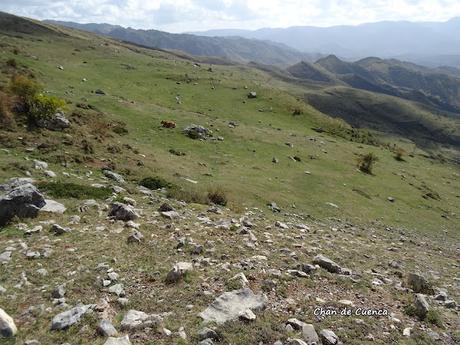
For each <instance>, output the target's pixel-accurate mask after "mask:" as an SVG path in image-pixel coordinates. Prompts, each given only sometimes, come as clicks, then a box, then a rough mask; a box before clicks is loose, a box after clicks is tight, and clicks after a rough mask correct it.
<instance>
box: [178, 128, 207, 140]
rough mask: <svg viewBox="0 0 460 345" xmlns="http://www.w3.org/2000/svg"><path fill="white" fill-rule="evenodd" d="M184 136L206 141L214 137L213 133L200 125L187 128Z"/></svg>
mask: <svg viewBox="0 0 460 345" xmlns="http://www.w3.org/2000/svg"><path fill="white" fill-rule="evenodd" d="M183 132H184V134H185V135H186V136H188V137H189V138H191V139H204V140H206V139H207V138H209V137H212V131H211V130H210V129H208V128H206V127H203V126H199V125H190V126H187V127H185V129H184V131H183Z"/></svg>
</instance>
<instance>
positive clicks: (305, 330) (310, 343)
mask: <svg viewBox="0 0 460 345" xmlns="http://www.w3.org/2000/svg"><path fill="white" fill-rule="evenodd" d="M302 336H303V339H304V340H305V342H306V343H307V345H318V344H319V338H318V334H317V333H316V330H315V326H313V325H312V324H304V325H303V327H302Z"/></svg>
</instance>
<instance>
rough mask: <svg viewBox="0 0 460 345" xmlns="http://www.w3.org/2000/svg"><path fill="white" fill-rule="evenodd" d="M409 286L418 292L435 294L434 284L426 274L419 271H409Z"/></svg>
mask: <svg viewBox="0 0 460 345" xmlns="http://www.w3.org/2000/svg"><path fill="white" fill-rule="evenodd" d="M407 286H408V287H409V288H411V289H412V290H414V292H416V293H424V294H427V295H433V294H434V290H433V287H432V285H431V284H430V283H429V282H428V281H427V280H426V278H425V277H424V276H422V275H421V274H418V273H409V274H408V275H407Z"/></svg>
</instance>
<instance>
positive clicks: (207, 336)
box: [198, 327, 220, 341]
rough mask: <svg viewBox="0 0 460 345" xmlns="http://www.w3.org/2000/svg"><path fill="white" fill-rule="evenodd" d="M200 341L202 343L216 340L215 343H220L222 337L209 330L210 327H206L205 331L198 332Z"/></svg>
mask: <svg viewBox="0 0 460 345" xmlns="http://www.w3.org/2000/svg"><path fill="white" fill-rule="evenodd" d="M198 339H199V340H200V341H202V340H206V339H211V340H215V341H219V340H220V336H219V335H218V334H217V332H216V331H215V330H213V329H211V328H208V327H205V328H203V329H201V330H200V331H199V332H198Z"/></svg>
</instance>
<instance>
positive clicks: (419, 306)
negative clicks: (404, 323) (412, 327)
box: [414, 293, 430, 320]
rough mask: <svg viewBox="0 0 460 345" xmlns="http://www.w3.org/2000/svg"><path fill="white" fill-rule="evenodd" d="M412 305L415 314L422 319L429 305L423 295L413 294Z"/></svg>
mask: <svg viewBox="0 0 460 345" xmlns="http://www.w3.org/2000/svg"><path fill="white" fill-rule="evenodd" d="M414 306H415V314H416V315H417V316H418V317H419V318H420V319H421V320H424V319H425V317H426V314H427V313H428V311H429V310H430V305H429V304H428V302H427V300H426V298H425V295H422V294H420V293H418V294H416V295H415V301H414Z"/></svg>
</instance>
